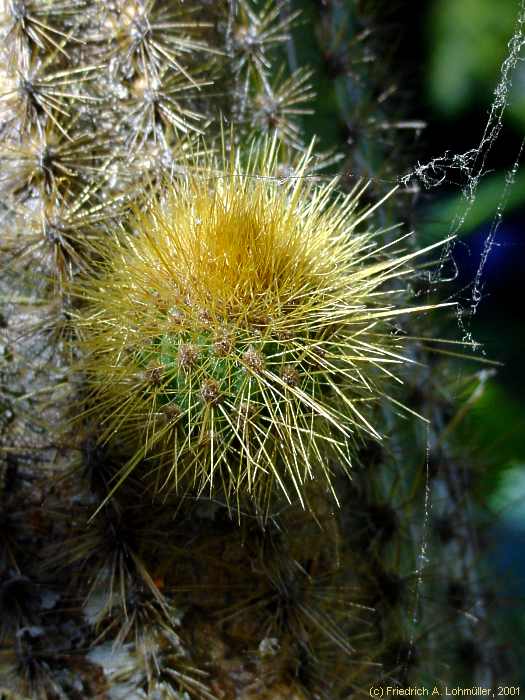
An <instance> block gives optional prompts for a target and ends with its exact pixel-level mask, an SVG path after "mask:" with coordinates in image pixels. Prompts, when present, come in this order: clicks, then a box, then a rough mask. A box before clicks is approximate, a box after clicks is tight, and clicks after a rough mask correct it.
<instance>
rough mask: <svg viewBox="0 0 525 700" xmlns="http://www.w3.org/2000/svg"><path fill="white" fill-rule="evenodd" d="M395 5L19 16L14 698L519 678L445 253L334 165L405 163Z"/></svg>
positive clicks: (2, 490) (10, 465) (5, 503)
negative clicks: (434, 276)
mask: <svg viewBox="0 0 525 700" xmlns="http://www.w3.org/2000/svg"><path fill="white" fill-rule="evenodd" d="M372 4H373V3H361V2H357V1H356V2H353V1H349V2H347V3H342V2H335V1H334V2H326V3H324V2H323V3H320V4H319V7H318V8H317V9H316V8H315V7H314V6H315V5H316V3H312V6H310V5H309V4H308V7H307V8H305V10H306V11H305V12H304V13H303V14H302V15H301V14H300V13H299V12H298V11H297V10H296V8H294V6H293V4H292V3H286V2H274V1H273V0H270V1H268V2H256V0H229V1H226V0H220V1H219V2H204V1H203V2H192V1H188V0H185V1H184V2H183V1H182V0H180V1H179V0H171V1H168V0H114V1H112V2H101V1H100V0H79V1H75V2H67V1H66V0H2V3H1V5H0V10H1V13H2V14H1V23H2V24H1V29H2V33H3V47H2V50H1V51H2V59H3V60H2V62H1V68H0V121H1V127H0V128H1V131H0V158H1V161H2V175H1V176H0V177H1V180H0V188H1V206H2V211H1V220H2V235H1V254H2V264H3V268H4V269H5V275H4V276H3V279H2V282H1V287H0V298H1V301H2V308H3V310H2V316H0V322H1V326H2V328H1V332H2V341H1V346H0V347H1V352H2V355H1V358H0V361H1V364H0V373H1V374H0V379H1V384H0V430H1V447H0V449H1V457H2V460H3V463H2V473H1V483H0V531H1V533H2V535H1V539H0V644H1V647H0V693H3V694H4V695H5V696H6V697H13V698H26V699H29V698H31V699H32V698H39V699H40V698H42V699H43V700H55V699H56V698H59V699H62V698H73V699H77V698H78V699H81V698H90V697H96V698H108V699H110V700H112V699H114V698H124V697H125V698H150V699H151V700H158V699H160V698H162V699H172V700H181V699H184V700H187V699H188V698H192V699H193V698H199V699H201V698H206V699H210V700H212V699H215V698H218V699H225V700H229V699H230V698H231V699H232V700H233V698H238V699H241V700H251V699H252V698H253V699H254V698H258V699H262V700H265V699H267V700H280V699H281V698H282V700H285V699H286V700H292V699H293V700H307V699H308V700H321V699H322V700H325V699H328V698H330V699H332V698H333V699H334V700H344V699H346V698H349V697H350V696H351V695H353V694H355V693H365V694H367V693H368V688H369V687H370V685H372V684H375V685H381V684H382V683H384V684H395V683H399V684H405V683H422V682H427V683H439V682H452V681H454V680H457V679H458V678H459V679H460V680H468V679H470V680H471V681H479V682H481V681H483V682H486V684H489V682H490V683H492V682H494V681H495V680H496V676H495V675H493V670H494V669H496V668H499V669H500V672H501V673H503V672H504V669H503V666H502V664H503V661H502V660H501V659H499V658H498V655H497V650H496V649H495V647H494V645H491V644H490V643H489V642H488V641H486V639H485V637H484V636H483V634H480V633H479V630H480V629H483V630H484V634H486V635H487V637H488V635H489V633H490V629H489V626H488V622H487V612H486V600H487V595H486V592H485V591H484V590H483V586H482V585H481V583H480V580H481V579H480V576H479V567H478V565H477V562H476V556H477V554H476V547H475V544H474V543H475V539H476V537H477V532H476V530H475V526H474V522H473V520H472V518H471V517H470V515H469V514H468V512H469V511H468V508H466V506H465V504H466V503H467V502H468V498H469V496H468V494H469V489H470V487H471V484H470V483H468V479H467V476H470V475H471V473H472V471H471V469H470V466H469V465H468V461H467V457H465V455H464V453H461V452H460V451H459V450H458V448H457V446H456V445H455V444H454V435H453V433H454V431H453V427H454V426H455V425H457V424H458V422H460V421H461V419H462V416H463V415H464V413H465V410H467V409H465V408H464V406H465V405H466V406H467V407H468V400H469V399H468V397H469V396H471V397H472V396H474V397H475V396H476V392H477V391H478V390H479V384H480V383H482V382H483V376H484V375H479V376H478V375H476V376H475V377H474V378H473V379H472V380H471V382H470V384H468V383H467V382H466V383H465V386H464V387H457V386H456V385H455V384H454V382H453V381H452V379H450V378H449V377H448V372H449V365H448V364H447V362H443V363H440V362H438V361H437V360H436V355H435V354H432V349H433V348H434V347H435V342H434V343H432V341H431V340H428V342H427V341H426V340H425V338H427V339H432V338H436V337H437V336H438V334H437V333H436V331H435V324H436V323H437V320H436V319H437V314H436V312H435V311H432V313H430V316H429V317H427V314H428V309H430V308H431V307H432V305H433V302H432V300H429V299H427V298H426V297H423V296H422V294H421V292H420V291H418V290H420V288H421V286H422V285H421V281H422V279H423V277H424V275H423V272H422V271H421V270H420V269H418V268H419V265H420V263H419V260H420V259H425V260H427V259H428V252H429V251H428V250H426V251H425V250H423V251H422V250H420V249H418V247H417V241H414V240H413V237H405V236H404V234H403V233H402V232H400V231H399V230H397V227H396V226H395V223H396V222H392V221H391V220H390V219H389V214H388V208H387V206H386V204H385V201H384V192H382V191H380V190H381V189H383V190H384V187H383V185H381V186H380V187H376V186H375V185H374V186H372V187H370V188H368V190H367V189H366V188H365V187H364V186H363V185H360V186H357V187H354V186H350V184H349V183H350V179H349V178H346V179H345V178H343V179H342V180H337V179H334V178H332V177H330V178H328V179H327V183H325V184H322V178H320V177H319V173H320V171H321V168H322V167H323V166H325V167H326V166H332V167H333V166H334V164H335V163H338V162H339V161H341V160H342V159H344V163H345V165H344V170H345V173H346V174H347V175H348V173H349V172H351V173H352V175H355V174H358V175H365V176H369V175H373V174H374V173H376V172H377V160H378V159H379V160H381V161H382V162H386V163H388V164H389V165H388V167H385V168H384V170H383V171H382V172H381V173H380V175H384V174H385V173H387V174H388V173H391V172H392V168H394V167H395V166H393V165H392V162H391V161H390V160H388V158H387V154H386V153H385V150H387V149H388V143H387V144H386V146H385V145H382V137H381V138H378V139H377V140H376V134H377V133H379V132H380V133H381V134H385V133H387V132H388V134H391V133H394V131H395V130H391V129H390V126H392V124H387V122H386V121H385V117H384V115H383V114H382V113H381V110H383V109H384V107H383V106H381V107H380V108H379V107H378V109H377V114H376V116H374V115H373V114H372V111H373V109H374V106H373V105H374V102H373V100H372V97H371V92H372V91H371V90H368V91H367V89H366V85H368V84H371V81H372V76H370V75H369V74H368V73H369V71H368V69H366V70H364V71H361V68H360V66H363V65H364V66H365V67H366V66H367V56H368V55H369V54H368V53H367V51H368V48H367V36H368V29H367V23H368V22H371V21H372V19H373V16H372V15H373V13H372V10H371V9H370V8H371V5H372ZM314 24H315V25H316V27H315V31H314V29H313V25H314ZM295 26H299V28H300V32H302V33H303V34H304V35H305V36H307V37H309V39H308V41H311V42H312V43H317V44H318V48H319V55H320V56H321V57H322V60H321V61H320V65H321V68H320V67H319V66H317V68H315V70H317V72H319V70H326V71H327V72H328V73H329V74H330V75H331V76H332V77H334V76H335V77H336V78H337V80H336V81H335V91H336V94H335V97H334V95H332V97H331V102H330V103H331V104H333V105H335V106H336V109H337V110H339V117H340V119H341V121H342V122H343V123H344V125H345V129H346V130H345V134H344V136H345V138H344V139H343V142H342V143H341V144H331V145H332V146H337V148H336V149H335V150H331V151H325V152H316V151H315V150H313V149H315V146H311V147H310V146H308V144H309V143H310V134H308V132H307V131H306V130H305V129H304V128H303V127H304V126H305V124H306V125H307V126H308V127H309V128H310V130H312V128H311V127H312V125H313V129H315V116H316V112H315V100H314V98H315V95H314V90H313V87H312V85H313V83H314V82H319V81H314V78H315V77H316V74H315V72H314V69H310V68H309V67H308V66H305V65H302V64H301V61H300V45H299V44H300V42H295V43H294V40H293V32H294V27H295ZM336 28H339V29H338V30H336ZM341 28H344V31H343V30H342V29H341ZM345 35H346V39H344V40H343V39H342V37H343V36H345ZM323 66H324V68H323ZM367 80H368V81H369V82H368V83H367V82H366V81H367ZM378 80H379V81H380V80H381V78H379V79H378ZM358 85H359V89H357V87H356V86H358ZM388 89H389V87H388V86H386V85H385V86H384V91H385V95H386V94H387V92H388ZM322 92H323V100H324V99H325V98H327V99H328V97H327V96H328V92H329V88H328V87H327V86H325V85H324V84H323V86H322ZM356 95H357V97H356ZM385 99H386V98H385V97H384V96H382V97H381V99H380V100H379V101H378V103H379V104H380V105H383V104H384V102H385ZM353 116H355V119H353ZM358 123H359V125H360V129H362V130H363V133H364V132H366V134H367V136H366V139H365V138H364V137H363V136H362V134H361V133H360V134H359V135H357V133H354V137H353V140H350V139H349V136H348V134H349V131H348V130H349V129H350V128H351V127H352V125H353V126H354V127H356V125H357V124H358ZM385 125H386V126H388V129H387V128H386V126H385ZM369 142H370V143H374V144H375V148H374V149H373V153H372V152H371V151H370V148H369V146H368V145H367V144H368V143H369ZM339 164H340V165H341V163H339ZM354 185H355V183H354ZM352 187H353V190H352ZM345 189H346V191H347V193H346V194H345V193H343V192H341V193H339V190H345ZM358 194H360V197H358V196H357V195H358ZM367 198H369V201H365V200H366V199H367ZM423 254H425V255H426V258H425V257H424V255H423ZM422 255H423V258H420V257H419V256H422ZM414 293H415V296H414ZM418 294H419V296H418ZM434 305H435V301H434ZM413 312H417V313H413ZM440 313H444V312H440ZM438 357H439V356H438ZM461 391H463V393H464V395H465V397H466V398H465V401H466V402H467V403H466V404H461V405H456V404H455V401H456V398H455V397H456V396H457V395H459V394H461ZM471 400H473V399H471ZM425 421H427V422H425ZM460 460H461V462H460ZM349 477H350V478H349ZM451 559H453V560H454V562H453V563H451V564H449V565H447V566H444V564H443V562H446V561H449V560H451ZM474 627H476V630H477V631H476V634H474V631H473V630H474ZM489 657H490V658H489ZM458 669H459V670H458ZM494 673H495V671H494Z"/></svg>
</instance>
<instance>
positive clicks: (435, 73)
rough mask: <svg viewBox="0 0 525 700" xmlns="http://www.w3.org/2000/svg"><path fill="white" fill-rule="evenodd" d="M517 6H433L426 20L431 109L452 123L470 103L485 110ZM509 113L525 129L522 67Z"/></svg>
mask: <svg viewBox="0 0 525 700" xmlns="http://www.w3.org/2000/svg"><path fill="white" fill-rule="evenodd" d="M519 4H520V3H519V2H518V1H517V0H500V2H494V0H461V2H458V1H457V0H436V1H435V2H434V3H433V4H432V9H431V11H430V12H429V15H428V39H429V43H430V45H431V47H432V49H431V56H430V64H429V72H428V82H427V86H426V87H427V90H428V93H429V97H430V101H431V104H432V105H433V106H434V107H435V108H436V109H438V110H439V111H440V112H441V113H442V114H443V115H444V116H446V117H451V118H453V117H455V116H457V115H458V114H459V113H461V112H462V111H464V110H465V109H467V108H468V107H469V106H470V105H471V103H475V104H477V105H480V104H481V105H486V104H487V103H488V102H489V100H490V98H491V95H492V92H493V90H494V85H495V78H496V76H497V75H498V74H499V71H500V68H501V65H502V63H503V61H504V59H505V56H506V52H507V43H508V41H509V39H510V38H511V36H512V33H513V31H514V28H515V24H516V17H517V14H518V10H519ZM518 71H519V74H518V76H516V77H517V79H515V81H514V86H513V91H512V99H511V104H510V107H509V112H510V115H511V117H512V118H513V119H514V120H515V121H516V122H518V123H519V124H520V125H521V126H523V125H524V124H525V92H524V90H523V84H524V82H525V66H523V64H522V65H521V66H520V68H519V69H518Z"/></svg>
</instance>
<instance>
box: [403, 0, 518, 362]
mask: <svg viewBox="0 0 525 700" xmlns="http://www.w3.org/2000/svg"><path fill="white" fill-rule="evenodd" d="M524 46H525V0H520V2H519V7H518V13H517V17H516V23H515V29H514V34H513V35H512V37H511V39H510V40H509V42H508V45H507V55H506V58H505V60H504V61H503V63H502V65H501V69H500V75H499V80H498V83H497V85H496V88H495V90H494V99H493V101H492V104H491V107H490V109H489V113H488V117H487V121H486V124H485V127H484V130H483V133H482V136H481V139H480V141H479V143H478V145H477V146H476V147H474V148H471V149H469V150H467V151H465V152H464V153H450V152H449V151H446V152H445V153H444V154H442V155H441V156H438V157H435V158H433V159H432V160H430V161H429V162H427V163H423V164H421V163H418V164H417V165H416V166H415V167H414V168H413V169H412V170H410V171H409V172H408V173H406V174H405V175H403V176H402V177H401V178H399V182H400V184H402V185H404V186H406V187H408V186H409V185H413V184H414V182H416V183H417V184H420V185H421V186H422V187H423V188H424V189H427V190H428V189H435V188H438V187H440V186H441V185H443V184H446V183H448V182H450V181H452V177H453V176H454V178H457V176H458V175H459V176H460V182H463V183H464V184H463V186H462V189H461V202H460V205H459V207H458V210H457V212H456V214H455V216H454V218H453V219H452V221H451V222H450V224H449V230H448V236H453V237H455V236H457V234H458V233H459V232H460V230H461V228H462V227H463V224H464V223H465V221H466V219H467V217H468V216H469V214H470V212H471V210H472V208H473V206H474V204H475V202H476V198H477V195H478V190H479V187H480V184H481V181H482V179H483V178H484V177H485V175H486V174H487V172H488V170H487V162H488V159H489V156H490V154H491V152H492V151H493V149H494V147H495V145H496V143H497V141H498V139H499V137H500V134H501V131H502V129H503V127H504V116H505V112H506V110H507V107H508V105H509V100H510V93H511V89H512V81H513V76H514V73H515V70H516V68H517V67H518V64H519V63H520V61H522V60H524V58H525V56H524V55H523V53H524V52H523V48H524ZM524 149H525V139H523V140H522V142H521V145H520V147H519V149H518V152H517V155H516V158H515V160H514V163H513V165H512V166H511V167H510V168H509V169H508V170H507V172H506V174H505V183H504V186H503V189H502V191H501V194H500V197H499V201H498V204H497V207H496V211H495V212H494V215H493V217H492V220H491V222H490V226H489V228H488V233H487V234H486V237H485V239H484V242H483V246H482V252H481V257H480V261H479V265H478V268H477V271H476V273H475V275H474V279H473V280H472V282H471V284H470V298H469V299H467V302H466V303H464V304H459V303H458V305H457V319H458V324H459V327H460V329H461V331H462V333H463V340H464V342H466V343H468V344H470V345H471V347H473V348H474V349H476V348H478V347H479V345H478V343H477V342H476V341H475V340H474V338H473V335H472V332H471V321H472V318H473V316H474V315H475V314H476V312H477V310H478V307H479V304H480V302H481V300H482V298H483V286H484V285H483V275H484V272H485V267H486V264H487V261H488V260H489V257H490V255H491V252H492V250H493V248H494V246H495V244H496V240H497V234H498V230H499V228H500V226H501V223H502V221H503V214H504V212H505V208H506V205H507V203H508V199H509V195H510V192H511V189H512V186H513V185H514V184H515V180H516V175H517V173H518V170H519V168H520V163H521V159H522V156H523V152H524ZM456 244H457V243H456V242H455V240H452V241H450V242H449V243H447V244H446V245H445V246H444V248H443V251H442V255H441V259H440V262H439V265H438V267H437V269H436V271H435V272H434V273H433V275H432V276H431V280H430V282H431V283H437V282H439V281H445V280H444V278H443V271H444V268H445V265H446V264H447V263H449V262H450V261H452V263H453V265H454V266H455V263H454V259H453V248H454V246H455V245H456ZM457 274H458V270H457V269H455V272H454V276H457Z"/></svg>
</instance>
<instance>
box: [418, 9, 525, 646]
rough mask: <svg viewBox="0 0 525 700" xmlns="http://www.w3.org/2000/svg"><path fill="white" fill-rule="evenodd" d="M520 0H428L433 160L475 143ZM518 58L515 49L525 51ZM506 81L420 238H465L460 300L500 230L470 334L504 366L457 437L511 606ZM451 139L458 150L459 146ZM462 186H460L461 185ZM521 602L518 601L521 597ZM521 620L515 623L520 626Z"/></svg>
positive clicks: (510, 141)
mask: <svg viewBox="0 0 525 700" xmlns="http://www.w3.org/2000/svg"><path fill="white" fill-rule="evenodd" d="M521 7H522V3H521V2H519V0H500V2H494V0H461V1H460V2H458V0H432V2H430V3H429V4H428V11H427V14H426V32H425V39H426V43H425V46H426V52H427V53H426V56H424V57H423V61H424V63H425V66H424V70H423V73H422V75H424V76H425V77H424V84H423V85H421V89H422V91H423V94H424V95H425V97H426V100H427V103H428V114H426V115H421V116H422V118H425V117H426V118H427V119H428V121H429V122H430V124H431V127H432V129H433V130H434V134H439V135H440V139H441V141H440V142H439V143H435V141H436V139H435V138H434V139H433V141H432V143H431V149H432V155H437V156H439V155H441V153H442V152H443V151H444V150H447V149H453V151H452V152H454V153H462V152H466V151H467V150H468V149H470V148H475V147H476V145H477V144H478V143H479V141H480V139H481V137H482V133H483V129H484V126H485V123H486V119H487V117H488V114H489V110H490V107H491V105H492V103H493V101H494V99H495V96H496V91H497V86H498V84H499V81H500V79H501V70H502V65H503V62H504V61H505V58H506V56H507V55H508V45H509V41H510V40H511V38H512V36H513V33H515V32H516V30H517V29H518V28H519V24H518V22H519V12H520V8H521ZM522 58H523V56H522ZM510 79H511V81H512V84H511V86H510V91H509V102H508V106H507V108H506V110H505V113H504V115H503V129H502V132H501V133H500V134H499V140H498V142H497V144H495V145H494V147H493V149H492V154H491V160H490V163H488V164H487V166H486V168H485V172H484V173H483V176H482V178H481V179H480V181H479V185H478V187H477V190H476V191H475V196H474V197H473V198H472V199H471V200H469V199H468V197H466V196H465V193H464V192H462V191H461V187H462V184H461V183H455V182H453V181H452V180H453V179H454V178H453V176H452V175H450V176H449V177H447V181H446V182H445V183H444V185H445V188H446V192H444V193H441V194H440V195H439V196H437V197H433V198H432V199H431V201H430V203H428V204H427V205H426V206H425V207H424V209H423V211H422V219H421V220H420V221H421V226H420V234H421V239H422V241H425V242H427V243H428V242H431V241H433V240H437V239H439V238H442V237H443V236H444V235H446V234H447V233H449V232H451V231H452V232H454V233H457V234H459V235H460V236H461V238H462V242H461V243H460V244H459V245H458V246H456V249H455V251H454V257H455V259H456V263H457V265H458V280H457V289H458V290H459V292H458V294H459V295H460V297H461V299H462V300H463V302H462V303H466V305H467V306H468V304H469V301H468V298H469V295H470V294H471V291H470V290H471V285H472V282H473V279H474V275H475V274H476V270H477V266H478V265H479V263H480V260H481V256H482V254H483V249H484V246H485V241H486V240H487V236H489V235H491V232H492V233H494V231H495V232H496V237H495V247H493V248H492V251H491V254H490V257H489V260H488V264H487V265H486V268H485V269H484V274H483V280H482V282H483V290H482V292H483V297H482V301H481V304H480V306H479V308H478V309H477V313H476V315H475V316H473V317H472V318H471V319H470V320H469V324H470V326H469V327H470V329H471V331H472V332H473V334H474V337H475V338H476V339H477V340H480V341H481V342H482V343H483V344H484V348H485V351H486V353H487V355H488V356H489V357H491V358H493V359H496V360H500V361H503V362H504V364H505V366H504V367H502V368H501V369H500V370H498V372H497V373H496V375H495V376H494V377H493V378H491V379H490V380H489V381H488V382H487V383H486V385H485V387H484V390H483V392H482V393H481V395H480V396H479V398H478V400H477V401H476V403H475V404H474V405H473V406H472V408H471V411H470V413H469V415H468V416H467V417H466V419H465V421H464V423H463V425H462V431H463V436H464V438H463V439H464V440H465V441H467V442H468V443H469V444H470V445H473V446H474V447H475V449H476V451H477V453H478V454H479V464H485V465H486V467H485V474H484V479H483V484H484V487H483V491H484V494H485V497H486V499H487V500H488V502H489V503H490V506H491V508H492V510H493V512H494V514H495V517H496V516H497V517H498V521H499V522H500V523H501V524H500V525H498V526H497V527H495V528H493V542H492V545H493V551H492V554H491V559H490V561H491V564H489V566H494V565H495V566H496V567H497V569H498V570H499V571H500V572H501V574H503V577H502V585H503V584H504V586H505V587H507V588H508V595H509V596H512V601H513V602H516V601H517V598H515V597H514V596H515V595H518V598H519V599H520V601H521V592H522V591H523V583H521V584H519V585H518V587H517V588H516V587H513V585H512V584H511V583H510V581H511V579H513V578H514V579H515V580H522V581H523V580H525V568H524V565H523V556H521V555H520V552H522V551H523V544H524V537H525V534H524V533H525V405H524V402H523V401H522V400H521V396H522V395H523V388H524V386H525V373H524V371H523V361H522V357H521V353H520V350H519V348H520V347H522V343H523V339H524V335H523V320H522V316H523V310H522V305H521V303H520V301H519V296H518V285H519V284H520V280H521V278H522V275H523V262H522V258H523V255H520V252H521V253H522V252H524V251H525V248H523V246H522V244H521V243H520V242H518V241H519V240H521V239H522V236H519V235H517V234H516V230H517V231H520V230H523V211H524V206H525V172H523V169H521V170H517V172H516V173H515V175H513V176H512V177H511V176H510V174H511V171H512V168H513V165H514V163H515V160H516V157H517V154H518V151H519V144H520V142H521V141H522V139H523V133H524V127H525V90H524V86H525V63H524V62H523V60H522V61H520V62H518V65H517V67H516V69H515V70H514V72H513V73H512V74H511V76H510ZM458 144H460V145H459V149H460V150H457V149H458ZM463 184H464V183H463ZM521 602H522V601H521ZM510 608H512V610H513V612H512V614H510V613H509V621H508V624H509V625H510V627H509V628H508V629H507V630H506V631H502V633H503V634H505V635H508V636H507V639H510V638H513V639H515V641H516V642H517V640H518V639H519V638H521V639H524V638H525V625H524V622H523V621H524V620H525V612H524V608H523V606H522V607H521V612H519V611H518V610H516V608H515V606H513V605H512V606H509V610H510ZM518 620H519V622H518Z"/></svg>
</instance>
